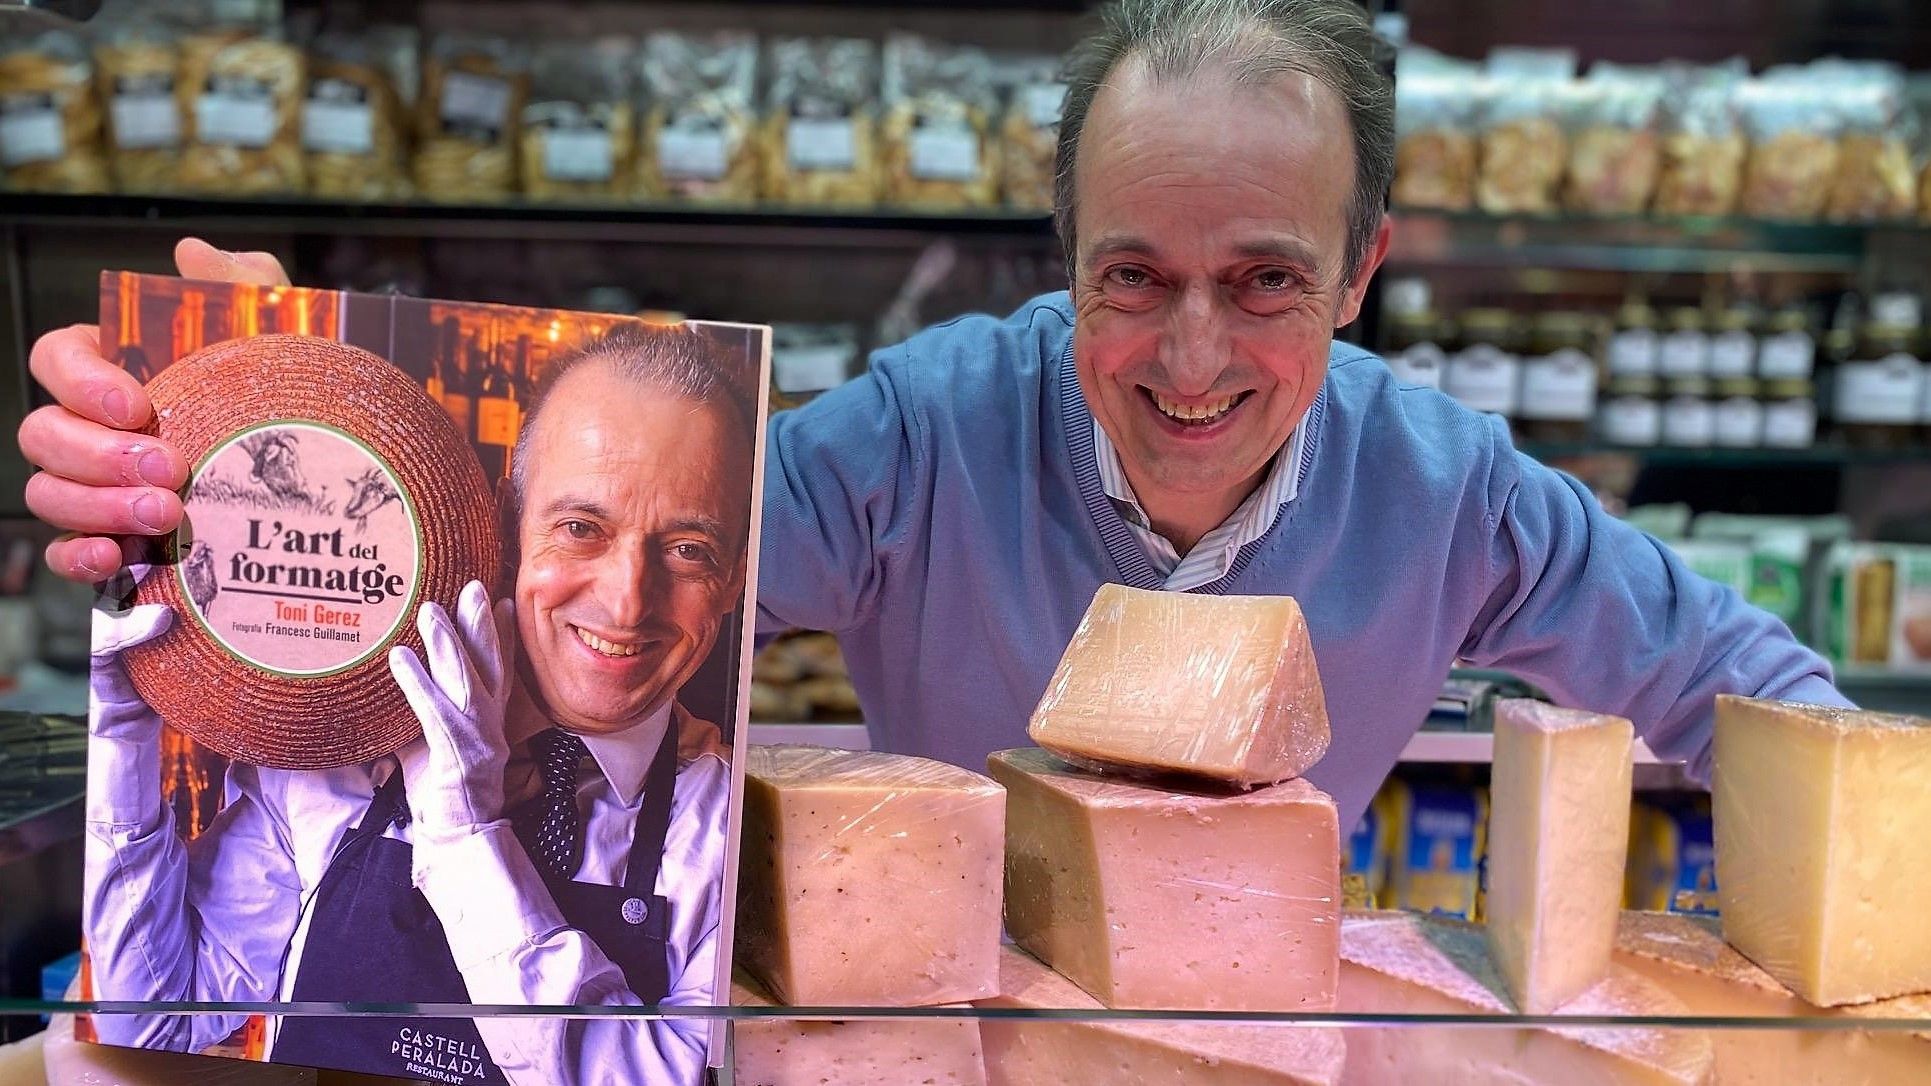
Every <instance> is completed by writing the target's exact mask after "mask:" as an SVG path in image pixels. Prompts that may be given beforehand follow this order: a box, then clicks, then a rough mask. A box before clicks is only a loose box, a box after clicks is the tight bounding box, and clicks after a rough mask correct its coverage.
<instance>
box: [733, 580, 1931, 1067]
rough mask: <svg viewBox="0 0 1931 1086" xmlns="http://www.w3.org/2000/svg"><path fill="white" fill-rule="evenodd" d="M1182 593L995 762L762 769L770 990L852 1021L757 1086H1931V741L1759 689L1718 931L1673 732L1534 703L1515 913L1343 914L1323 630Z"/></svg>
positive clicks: (1725, 824)
mask: <svg viewBox="0 0 1931 1086" xmlns="http://www.w3.org/2000/svg"><path fill="white" fill-rule="evenodd" d="M1155 595H1156V594H1153V593H1144V594H1139V593H1134V592H1133V591H1132V590H1128V589H1120V588H1116V587H1109V588H1105V589H1102V590H1101V592H1100V593H1099V595H1098V596H1097V597H1096V599H1095V600H1094V603H1093V606H1092V609H1091V610H1089V612H1088V614H1087V616H1086V619H1085V620H1084V621H1083V622H1082V623H1081V624H1080V626H1079V629H1078V632H1077V633H1076V634H1075V635H1074V636H1073V638H1072V640H1071V643H1070V645H1069V647H1068V648H1067V650H1066V653H1065V655H1064V657H1063V658H1062V661H1061V663H1060V666H1059V669H1058V672H1057V673H1056V674H1055V676H1054V678H1053V680H1052V683H1051V685H1050V687H1049V689H1048V690H1047V692H1046V694H1045V696H1044V697H1043V698H1042V700H1041V703H1040V707H1039V710H1038V712H1037V713H1035V715H1034V717H1033V720H1032V728H1031V735H1032V737H1033V738H1034V739H1035V741H1037V742H1038V743H1039V744H1040V746H1039V747H1036V748H1022V749H1016V750H1006V751H1000V752H997V753H995V754H994V755H992V756H991V758H990V759H989V760H988V763H987V765H986V766H984V767H983V769H984V773H983V774H981V773H980V772H978V770H979V769H980V768H981V767H946V766H938V765H936V764H934V763H931V762H927V761H924V760H922V759H916V758H910V757H905V756H899V755H892V754H885V753H878V752H842V751H828V750H815V749H813V748H805V747H781V748H759V747H753V748H752V750H751V752H750V754H749V756H748V758H747V759H746V761H747V763H748V768H747V777H748V779H749V780H750V782H751V784H750V787H749V788H748V789H747V793H746V809H747V818H746V822H745V838H744V848H743V853H744V855H743V865H744V866H743V869H742V871H743V873H742V877H741V880H740V890H739V900H740V906H741V908H740V912H739V915H738V928H737V934H736V946H737V953H738V959H737V960H738V962H739V966H740V968H741V969H742V970H743V971H744V972H745V974H747V976H746V979H744V980H743V981H742V982H741V983H740V985H739V987H738V989H737V992H736V1001H737V1002H738V1003H740V1004H741V1005H756V1006H761V1007H765V1008H766V1009H767V1011H769V1010H771V1009H773V1008H781V1007H785V1006H789V1007H791V1008H794V1009H796V1008H808V1007H811V1006H816V1007H819V1008H821V1011H820V1013H818V1014H817V1015H815V1016H812V1015H806V1019H812V1020H805V1019H801V1020H798V1021H785V1020H783V1019H770V1018H764V1019H760V1020H757V1021H748V1020H747V1021H740V1022H739V1023H738V1024H737V1026H736V1048H735V1058H736V1067H737V1068H738V1071H739V1077H738V1079H737V1081H739V1082H746V1083H771V1084H778V1083H790V1082H811V1083H824V1084H829V1083H837V1082H851V1083H872V1082H879V1083H885V1082H903V1083H954V1082H969V1083H978V1082H984V1083H987V1084H990V1086H1049V1084H1050V1086H1058V1084H1061V1083H1118V1084H1125V1086H1155V1084H1160V1086H1167V1084H1182V1083H1205V1084H1210V1086H1263V1084H1267V1086H1272V1084H1290V1083H1291V1084H1305V1083H1337V1084H1338V1083H1347V1084H1354V1083H1359V1084H1376V1083H1411V1082H1420V1083H1452V1084H1483V1083H1495V1084H1512V1086H1513V1084H1521V1083H1545V1082H1546V1083H1561V1084H1564V1086H1571V1084H1597V1083H1601V1084H1613V1083H1642V1084H1657V1086H1663V1084H1672V1086H1674V1084H1682V1086H1693V1084H1705V1083H1760V1082H1761V1083H1770V1082H1776V1083H1815V1084H1828V1083H1859V1084H1862V1083H1931V924H1927V923H1925V922H1924V921H1923V919H1922V916H1923V901H1924V900H1925V893H1926V891H1927V890H1931V879H1928V878H1927V873H1928V872H1931V862H1927V861H1926V860H1924V859H1922V858H1921V850H1923V849H1924V848H1926V847H1927V845H1931V801H1927V800H1926V799H1925V797H1926V796H1927V795H1931V720H1927V719H1920V718H1912V717H1901V716H1896V715H1890V714H1884V713H1876V712H1859V711H1850V710H1839V709H1828V710H1826V709H1821V708H1817V707H1813V706H1803V705H1796V704H1790V703H1781V702H1769V701H1759V700H1754V699H1746V698H1731V697H1725V698H1723V699H1722V701H1721V707H1720V710H1719V713H1720V715H1719V722H1718V725H1717V746H1716V755H1715V758H1716V765H1715V774H1714V781H1715V785H1714V787H1715V794H1714V802H1713V810H1714V816H1715V817H1714V836H1715V849H1716V856H1717V866H1718V869H1719V870H1718V872H1717V875H1716V878H1715V882H1716V884H1717V886H1718V887H1719V891H1718V894H1717V895H1716V896H1718V897H1720V904H1721V909H1720V915H1719V916H1690V915H1683V914H1680V913H1662V912H1638V911H1633V910H1628V909H1626V908H1625V900H1626V899H1625V885H1626V881H1627V878H1628V876H1629V875H1630V871H1629V870H1628V862H1627V861H1628V857H1629V856H1631V855H1632V854H1635V855H1639V856H1640V855H1643V852H1642V850H1641V849H1640V848H1639V849H1637V850H1635V852H1634V853H1632V842H1633V841H1637V843H1640V842H1639V841H1638V839H1641V838H1643V837H1644V836H1646V835H1649V834H1651V833H1652V832H1653V831H1652V829H1651V828H1650V827H1647V826H1646V825H1645V824H1644V821H1643V820H1641V819H1639V820H1636V821H1635V822H1634V827H1635V829H1636V833H1635V834H1632V832H1631V830H1632V818H1631V810H1632V799H1633V798H1634V796H1633V793H1632V762H1633V756H1632V743H1633V739H1634V736H1635V733H1636V732H1637V730H1638V725H1637V724H1636V723H1634V722H1632V721H1629V720H1625V719H1621V718H1617V717H1614V716H1609V715H1605V714H1601V713H1597V712H1594V711H1591V709H1590V707H1588V706H1559V705H1555V704H1551V703H1548V702H1545V701H1541V700H1531V699H1516V700H1511V701H1504V702H1501V703H1499V704H1498V707H1497V709H1496V712H1495V753H1494V766H1493V773H1492V777H1491V780H1490V783H1489V786H1488V789H1487V793H1486V799H1485V801H1484V802H1485V803H1486V804H1487V808H1488V809H1487V811H1486V812H1485V814H1484V815H1483V816H1482V817H1481V818H1480V819H1479V821H1480V822H1481V826H1480V827H1479V830H1478V832H1480V833H1482V834H1486V835H1487V837H1488V839H1489V848H1488V851H1487V856H1486V860H1485V861H1483V864H1482V867H1483V880H1482V881H1483V887H1482V893H1480V894H1479V895H1478V899H1479V901H1480V903H1481V907H1479V908H1478V909H1476V910H1474V911H1475V912H1476V914H1477V916H1478V917H1480V919H1474V920H1471V919H1465V918H1461V917H1454V916H1442V915H1427V914H1425V913H1422V912H1416V911H1404V910H1387V909H1372V908H1367V909H1363V908H1351V907H1344V901H1343V887H1342V872H1343V857H1342V849H1341V844H1342V837H1341V827H1340V826H1339V825H1338V824H1337V821H1336V816H1335V805H1334V802H1333V801H1332V800H1331V799H1330V798H1329V797H1328V796H1327V795H1326V794H1324V793H1323V792H1322V791H1321V790H1320V789H1318V788H1316V787H1315V786H1313V785H1312V784H1310V783H1308V781H1306V780H1305V779H1304V778H1303V777H1302V776H1301V774H1302V773H1304V772H1305V771H1306V770H1307V769H1308V768H1309V767H1311V766H1312V765H1314V764H1315V762H1316V761H1318V759H1319V757H1320V755H1321V754H1322V752H1323V751H1324V750H1325V748H1326V746H1327V741H1328V720H1327V714H1326V708H1325V705H1324V702H1323V698H1322V694H1321V688H1320V678H1319V673H1318V668H1317V666H1316V661H1315V660H1314V657H1313V654H1312V652H1311V650H1310V649H1309V647H1308V639H1307V631H1306V626H1305V620H1304V619H1303V617H1302V615H1301V612H1300V610H1299V608H1298V607H1297V606H1295V604H1294V602H1293V601H1291V600H1281V599H1272V600H1258V599H1241V598H1238V597H1235V598H1228V597H1219V598H1216V597H1211V596H1194V595H1187V594H1179V593H1170V594H1159V595H1158V598H1147V597H1154V596H1155ZM1637 809H1638V811H1639V812H1640V811H1642V810H1643V809H1644V808H1642V807H1640V806H1639V807H1638V808H1637ZM1387 813H1388V812H1383V814H1384V815H1386V814H1387ZM1655 817H1660V816H1655ZM999 867H1002V868H1003V872H1002V874H1001V873H1000V872H998V871H995V870H994V868H999ZM1699 900H1700V899H1699ZM1000 942H1003V943H1004V945H998V944H999V943H1000ZM812 996H816V997H822V998H817V999H813V998H807V997H812ZM831 997H842V998H841V999H833V998H831ZM962 1004H969V1006H970V1007H971V1008H975V1009H974V1010H970V1011H964V1012H962V1011H960V1010H959V1007H960V1006H961V1005H962ZM840 1007H849V1008H854V1009H855V1008H861V1007H871V1008H880V1007H884V1008H899V1012H898V1017H891V1015H890V1013H889V1012H888V1013H887V1017H886V1018H884V1019H882V1020H873V1019H870V1018H867V1017H866V1014H865V1012H860V1011H857V1010H854V1011H853V1012H852V1014H851V1017H850V1018H849V1019H846V1020H841V1021H827V1020H826V1019H827V1018H828V1017H830V1016H829V1015H827V1014H825V1013H823V1011H824V1010H836V1009H837V1008H840ZM798 1013H800V1014H805V1011H803V1010H799V1012H798ZM871 1013H873V1014H876V1013H880V1012H876V1011H874V1012H871ZM1570 1018H1573V1019H1575V1020H1576V1021H1575V1023H1574V1024H1573V1025H1572V1024H1569V1023H1567V1022H1565V1021H1564V1020H1565V1019H1570ZM1737 1018H1742V1019H1760V1020H1761V1021H1760V1022H1754V1021H1744V1022H1736V1021H1725V1020H1728V1019H1737ZM1497 1019H1500V1021H1497ZM1625 1020H1631V1021H1625ZM1679 1020H1680V1021H1679ZM975 1042H976V1043H975ZM780 1065H785V1066H793V1067H795V1068H796V1069H799V1070H798V1071H797V1072H796V1073H794V1072H786V1071H780V1070H777V1069H776V1068H778V1067H779V1066H780Z"/></svg>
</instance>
